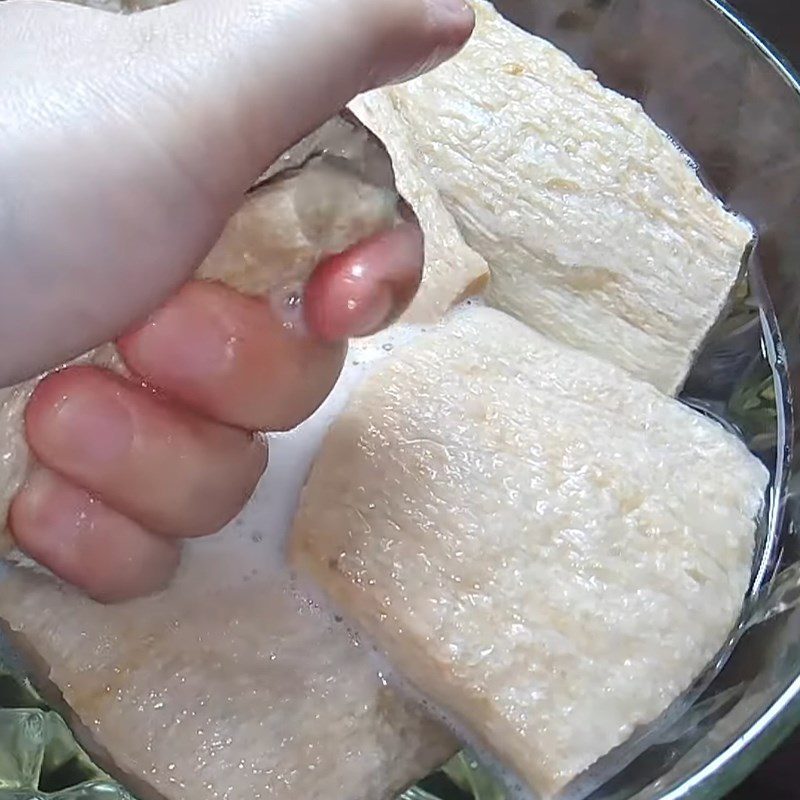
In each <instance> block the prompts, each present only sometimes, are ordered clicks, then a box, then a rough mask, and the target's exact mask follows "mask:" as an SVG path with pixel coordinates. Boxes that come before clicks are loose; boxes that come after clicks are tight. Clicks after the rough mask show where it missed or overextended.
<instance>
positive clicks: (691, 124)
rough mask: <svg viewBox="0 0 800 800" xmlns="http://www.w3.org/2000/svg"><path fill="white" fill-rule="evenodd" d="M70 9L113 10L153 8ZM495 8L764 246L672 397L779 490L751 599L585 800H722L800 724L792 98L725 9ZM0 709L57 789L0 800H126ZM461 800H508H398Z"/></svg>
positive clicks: (796, 104)
mask: <svg viewBox="0 0 800 800" xmlns="http://www.w3.org/2000/svg"><path fill="white" fill-rule="evenodd" d="M77 1H78V2H84V3H88V4H94V5H98V4H99V5H101V6H109V7H115V8H116V7H126V6H128V7H130V6H136V5H137V4H139V3H141V4H144V5H153V4H154V2H153V0H132V2H130V1H129V0H124V2H121V0H77ZM155 2H159V0H155ZM496 4H497V6H498V7H499V8H500V10H501V11H502V12H503V13H504V14H506V15H507V16H508V17H509V18H510V19H512V20H513V21H515V22H516V23H518V24H519V25H521V26H522V27H524V28H526V29H527V30H530V31H532V32H534V33H536V34H539V35H541V36H544V37H546V38H548V39H550V40H551V41H553V42H554V43H555V44H557V45H558V46H559V47H561V48H562V49H563V50H565V51H566V52H568V53H569V54H570V55H571V56H572V57H573V58H575V59H576V60H577V61H578V63H580V64H581V65H582V66H584V67H586V68H588V69H591V70H593V71H594V72H596V73H597V75H598V77H599V78H600V80H601V82H602V83H604V84H605V85H606V86H609V87H611V88H613V89H616V90H617V91H619V92H621V93H623V94H626V95H628V96H630V97H634V98H636V99H637V100H640V101H641V102H642V104H643V105H644V108H645V109H646V111H647V112H648V114H649V115H650V116H651V117H652V118H653V119H654V120H655V121H656V122H657V123H658V124H659V125H660V126H661V127H662V128H663V129H664V130H666V131H668V132H669V133H670V134H671V135H672V136H673V137H674V139H675V140H676V141H677V142H678V143H680V145H681V146H682V147H683V148H684V149H685V150H686V151H687V152H688V153H689V154H690V155H691V156H692V158H693V159H694V160H695V162H696V163H697V164H698V166H699V169H700V172H701V175H702V176H703V178H704V180H706V181H707V183H708V185H709V186H710V188H712V190H713V191H714V192H715V193H717V194H718V195H719V196H720V197H722V198H723V199H724V201H725V202H726V203H727V205H728V206H729V207H730V208H732V209H733V210H735V211H738V212H740V213H741V214H743V215H744V216H745V217H747V218H748V219H749V220H751V221H752V222H753V223H754V224H755V226H756V227H757V229H758V243H757V246H756V248H755V250H754V253H753V256H752V259H751V265H750V270H749V274H748V275H747V276H745V277H744V278H743V280H742V282H741V285H740V287H739V290H738V291H737V293H736V297H735V299H734V302H733V303H732V306H731V309H730V311H729V313H728V315H727V316H726V318H725V319H724V320H723V321H721V322H720V324H719V325H718V326H717V327H716V328H715V330H714V331H713V333H712V335H711V336H710V337H709V340H708V342H707V343H706V346H705V347H704V349H703V352H702V353H701V354H700V357H699V359H698V362H697V364H696V366H695V368H694V370H693V373H692V375H691V377H690V379H689V381H688V383H687V386H686V389H685V392H684V394H683V400H684V401H685V402H687V403H689V404H691V405H693V406H694V407H695V408H697V409H699V410H700V411H702V412H703V413H707V414H710V415H712V416H714V417H715V418H717V419H719V420H720V421H722V422H723V424H726V425H728V426H731V427H732V428H734V429H735V430H736V431H737V433H739V434H740V435H741V436H742V437H743V438H744V439H745V441H746V442H747V443H748V445H749V446H750V448H751V449H752V450H753V452H755V453H756V454H757V455H758V456H759V457H760V458H761V459H762V460H763V461H764V462H765V463H766V464H767V465H768V466H769V468H770V470H771V472H772V483H771V487H770V492H769V497H768V503H767V509H766V513H765V515H764V519H763V524H762V526H761V530H760V537H759V547H758V554H757V558H756V562H755V564H754V570H753V580H752V586H751V590H750V594H749V597H748V600H747V603H746V606H745V609H744V611H743V614H742V619H741V624H740V626H739V629H738V630H737V632H736V633H735V635H734V636H733V637H732V638H731V641H730V643H729V646H728V647H726V648H725V649H724V650H723V651H722V652H721V653H720V654H719V658H718V659H717V660H716V661H715V663H713V664H711V665H709V668H708V670H707V672H706V674H704V675H703V676H701V677H700V678H699V679H698V682H697V684H696V685H695V686H694V687H693V688H692V690H691V691H690V692H689V693H688V694H687V695H686V696H685V697H684V698H682V699H681V700H680V701H679V703H677V704H676V705H675V706H674V707H673V708H672V709H671V710H670V711H669V712H668V713H667V715H666V716H665V717H664V719H662V720H661V721H660V722H659V723H658V724H656V725H654V726H652V727H650V728H648V729H647V730H644V731H641V732H640V733H639V734H638V735H637V736H636V737H635V739H634V741H633V742H632V743H630V744H628V745H626V746H625V747H624V748H623V749H622V750H620V752H619V753H615V754H612V756H610V757H609V758H608V759H607V760H606V762H605V764H604V765H603V766H604V771H605V773H606V777H607V776H608V775H609V774H612V775H613V777H611V778H610V779H608V780H606V781H605V783H604V784H603V785H602V786H601V787H600V788H597V781H596V780H595V781H594V783H593V786H592V788H593V791H591V793H590V796H591V797H592V798H593V800H601V799H602V800H633V799H634V798H635V799H636V800H656V798H658V800H678V798H691V799H692V800H717V798H721V797H723V796H724V795H725V794H726V793H727V792H728V791H729V790H730V789H732V788H733V787H734V786H735V785H736V784H738V783H739V782H740V781H741V780H742V779H743V778H744V777H745V776H746V775H748V774H749V773H750V772H751V771H752V770H753V769H754V768H755V767H756V766H757V765H758V764H759V763H760V762H761V761H762V760H763V759H764V758H765V757H766V756H767V755H768V754H769V753H770V752H772V751H773V750H774V749H775V748H777V747H778V746H779V745H780V744H781V742H782V741H783V739H784V738H785V737H786V736H787V735H788V734H789V733H790V732H791V731H792V730H794V728H795V727H796V726H798V724H800V545H798V541H797V532H796V527H795V526H796V522H795V521H796V519H797V515H798V496H799V495H800V469H798V464H797V461H796V459H795V455H794V442H795V436H796V434H795V426H794V394H795V393H794V391H793V389H794V388H795V387H794V381H795V375H796V374H797V367H798V358H800V341H798V332H799V331H798V328H799V326H800V85H799V84H798V81H797V79H796V77H795V76H794V75H793V73H792V71H791V70H790V68H789V67H788V65H787V64H786V63H785V62H784V61H783V60H782V59H781V58H780V56H778V55H777V54H776V53H775V52H773V51H772V50H771V49H770V48H769V47H768V46H767V45H766V44H764V43H763V42H761V41H760V40H759V39H758V38H757V37H756V36H755V35H754V34H753V33H752V32H751V31H749V30H748V29H747V27H746V26H745V25H744V24H743V23H742V22H741V21H740V20H739V19H738V18H737V16H736V15H735V14H734V13H733V12H732V11H731V9H730V8H729V7H728V6H726V5H725V4H724V3H723V2H720V1H719V0H496ZM0 661H5V662H6V664H7V665H10V667H11V668H14V664H15V663H16V662H15V661H14V658H13V654H11V653H10V652H9V651H8V649H7V648H5V650H4V647H3V643H2V641H1V640H0ZM3 705H6V706H8V707H14V708H15V710H14V711H11V712H10V713H6V714H5V715H4V714H3V713H2V711H0V750H4V749H5V748H4V746H3V741H5V738H6V737H9V739H8V740H9V741H11V739H14V741H17V739H18V737H20V736H23V735H24V731H23V729H25V730H27V731H28V732H30V731H34V733H35V735H34V736H32V738H31V739H30V741H29V745H28V747H29V751H30V752H29V755H30V756H31V758H33V759H34V761H35V763H36V764H38V765H39V766H38V769H39V770H40V771H41V770H42V769H43V768H44V766H43V765H46V764H47V763H49V762H52V763H53V764H55V765H56V766H57V770H56V771H57V772H58V771H59V770H60V772H58V775H57V776H56V778H58V779H56V778H54V777H53V775H52V774H51V775H50V776H49V777H48V780H49V790H50V791H49V792H48V791H46V790H44V791H42V792H41V793H36V794H34V793H31V792H23V793H22V794H19V793H17V792H16V791H14V790H12V789H10V788H8V787H4V784H3V782H2V777H3V776H2V775H0V798H9V800H11V798H20V797H23V796H24V797H25V798H31V797H44V796H48V797H56V798H61V800H89V798H98V799H99V798H101V797H102V798H116V800H119V799H120V798H128V797H129V795H127V794H126V793H125V791H124V790H123V789H121V788H119V787H116V786H115V785H113V784H112V783H110V782H108V781H106V779H105V776H104V775H103V774H102V773H100V772H99V771H97V770H94V768H93V767H92V766H91V765H90V764H89V763H88V762H87V761H86V759H85V758H84V757H83V756H82V754H80V753H79V751H78V750H77V749H75V748H74V744H72V743H70V742H68V741H67V738H68V737H67V736H66V734H65V731H64V730H62V728H61V725H60V723H59V722H58V721H57V720H54V719H53V717H51V715H50V714H49V712H48V711H47V709H44V708H42V706H41V702H40V700H39V699H38V696H37V695H36V694H35V693H34V692H33V690H32V687H30V686H29V685H26V684H21V683H20V682H19V681H18V680H16V681H12V680H11V679H10V678H9V677H8V676H6V677H4V674H3V672H2V670H0V707H2V706H3ZM32 721H33V722H32ZM26 725H27V728H25V726H26ZM15 737H16V738H15ZM37 737H38V738H37ZM20 741H21V740H20ZM17 746H20V745H19V742H18V743H17ZM70 748H73V750H72V751H71V750H70ZM0 755H2V753H0ZM0 761H2V758H0ZM15 763H16V762H15ZM20 763H21V762H20ZM26 763H27V762H26ZM0 766H1V764H0ZM609 768H610V770H609ZM65 770H66V771H65ZM70 770H72V772H70ZM70 775H72V778H71V779H70V778H69V776H70ZM59 776H60V777H59ZM65 776H66V777H65ZM70 780H72V784H70ZM76 783H77V784H79V785H77V786H74V784H76ZM587 791H589V790H588V789H587V790H586V791H584V792H583V794H584V795H585V794H586V793H587ZM465 794H466V795H467V796H469V795H470V794H471V795H472V796H474V797H475V798H477V800H499V798H501V797H502V791H501V789H500V788H499V786H498V785H497V784H496V783H494V782H492V780H491V778H490V776H488V775H487V774H486V773H484V772H483V771H482V770H481V768H480V767H477V766H476V765H475V764H474V763H473V761H472V758H471V756H469V754H465V755H461V756H460V757H459V758H457V759H456V760H455V761H454V762H452V763H451V764H450V765H449V766H448V768H447V769H446V770H445V771H444V772H442V773H439V774H437V775H435V776H432V778H430V779H428V780H427V781H424V782H422V784H421V785H420V786H419V787H415V788H413V789H411V790H409V792H407V793H406V795H405V799H406V800H430V798H438V799H439V800H456V798H463V797H464V796H465Z"/></svg>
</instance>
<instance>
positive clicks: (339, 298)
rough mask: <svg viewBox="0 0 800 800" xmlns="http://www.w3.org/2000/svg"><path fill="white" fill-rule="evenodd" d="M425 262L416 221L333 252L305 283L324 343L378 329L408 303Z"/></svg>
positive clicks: (313, 322)
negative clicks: (332, 255) (350, 247)
mask: <svg viewBox="0 0 800 800" xmlns="http://www.w3.org/2000/svg"><path fill="white" fill-rule="evenodd" d="M423 260H424V247H423V237H422V231H421V230H420V228H419V226H418V225H417V224H416V223H411V222H407V223H404V224H403V225H400V226H398V227H397V228H394V229H393V230H391V231H387V232H386V233H382V234H379V235H378V236H375V237H373V238H372V239H369V240H367V241H366V242H363V243H362V244H360V245H357V246H356V247H354V248H352V249H351V250H349V251H348V252H346V253H343V254H341V255H338V256H334V257H333V258H331V259H329V260H328V261H326V262H325V263H324V264H321V265H320V266H319V267H318V268H317V270H316V271H315V273H314V275H313V276H312V277H311V279H310V280H309V282H308V285H307V286H306V290H305V314H306V320H307V321H308V324H309V327H310V328H311V329H312V330H313V331H315V333H316V334H317V335H318V336H319V337H320V338H321V339H322V340H324V341H337V340H340V339H343V338H351V337H352V338H355V337H359V336H368V335H370V334H373V333H376V332H377V331H378V330H380V329H381V328H384V327H386V326H387V325H389V324H390V323H391V322H393V321H394V320H395V319H397V317H399V316H400V315H401V314H402V313H403V311H405V310H406V308H407V307H408V304H409V303H410V302H411V300H412V299H413V297H414V295H415V293H416V291H417V288H418V287H419V284H420V281H421V280H422V263H423Z"/></svg>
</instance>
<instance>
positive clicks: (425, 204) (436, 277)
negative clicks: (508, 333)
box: [350, 89, 489, 324]
mask: <svg viewBox="0 0 800 800" xmlns="http://www.w3.org/2000/svg"><path fill="white" fill-rule="evenodd" d="M350 108H351V110H352V111H353V112H355V114H356V115H357V116H358V118H359V119H360V120H361V122H363V123H364V124H365V125H366V126H367V127H368V128H369V129H370V130H371V131H372V132H373V133H375V134H376V135H377V136H378V137H380V139H381V141H382V142H383V143H384V144H385V145H386V149H387V150H388V151H389V156H390V157H391V159H392V164H393V165H394V171H395V178H396V180H397V191H398V192H399V193H400V195H401V196H402V197H404V198H406V199H411V200H413V204H412V205H413V209H414V212H415V213H416V215H417V218H418V219H419V223H420V226H421V227H422V232H423V234H424V235H425V269H426V276H425V280H424V284H423V287H422V291H421V292H420V293H419V296H418V297H417V298H416V300H415V301H414V303H413V305H412V306H411V308H409V310H408V311H407V312H406V315H405V317H404V320H405V321H406V322H412V323H422V324H425V323H430V322H436V321H438V320H440V319H441V318H442V317H443V316H444V314H445V313H446V312H447V311H448V309H449V308H450V307H451V306H452V305H453V302H454V301H457V300H460V299H461V298H462V297H464V296H466V295H468V294H477V293H479V292H481V291H482V290H483V289H485V288H486V284H487V283H488V279H489V270H488V267H487V265H486V261H485V259H484V258H483V257H482V256H480V255H478V253H477V252H475V250H473V249H472V248H471V247H469V246H468V245H467V244H466V242H465V241H464V237H463V236H462V235H461V232H460V231H459V229H458V226H457V225H456V222H455V220H454V219H453V217H452V215H451V214H450V212H449V211H448V210H447V208H446V207H445V205H444V203H443V202H442V199H441V197H440V196H439V192H438V191H437V189H436V187H435V184H434V183H433V179H432V177H431V176H430V174H429V172H428V169H427V168H426V167H425V165H424V164H422V163H421V161H420V160H419V158H418V157H417V155H416V153H415V152H414V150H413V145H412V144H411V137H410V133H409V131H408V129H407V127H406V125H405V123H404V122H403V120H402V118H401V117H400V115H399V114H398V112H397V111H396V110H395V108H394V106H393V105H392V101H391V99H390V98H389V95H388V94H387V92H386V90H384V89H379V90H377V91H374V92H370V93H368V94H365V95H361V96H360V97H358V98H356V99H355V100H354V101H353V102H352V103H351V104H350Z"/></svg>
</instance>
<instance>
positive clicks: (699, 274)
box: [390, 0, 753, 394]
mask: <svg viewBox="0 0 800 800" xmlns="http://www.w3.org/2000/svg"><path fill="white" fill-rule="evenodd" d="M473 5H474V6H475V9H476V13H477V28H476V32H475V34H474V36H473V37H472V39H471V40H470V41H469V42H468V43H467V46H466V47H465V48H464V50H463V51H462V52H461V53H460V54H459V55H458V56H456V58H454V59H453V60H452V61H450V62H448V63H447V64H445V65H443V66H442V67H440V68H439V69H436V70H434V71H433V72H432V73H430V74H428V75H425V76H423V77H422V78H418V79H417V80H414V81H411V82H410V83H407V84H403V85H401V86H397V87H394V88H393V89H391V90H390V96H391V98H392V101H393V102H394V104H395V105H396V107H397V108H398V109H399V110H400V111H401V113H402V114H403V117H404V118H405V120H406V121H407V122H408V124H409V127H408V129H409V132H410V133H411V135H412V136H413V141H414V143H415V145H416V148H417V151H418V153H419V155H420V157H421V158H422V160H423V161H425V163H426V164H427V166H428V168H429V170H430V173H431V174H432V176H433V177H434V179H435V181H436V184H437V186H438V187H439V189H440V190H441V192H442V198H443V200H444V202H445V204H446V205H447V207H448V208H449V209H450V211H451V212H452V213H453V215H454V216H455V218H456V220H457V221H458V223H459V225H460V226H461V229H462V231H463V233H464V234H465V237H466V240H467V243H468V244H470V245H471V246H472V247H474V248H475V249H476V250H477V251H478V252H479V253H480V254H481V255H483V256H484V257H485V258H486V260H487V261H488V263H489V267H490V269H491V272H492V279H491V285H490V290H489V300H490V302H491V303H492V304H493V305H496V306H497V307H499V308H501V309H504V310H506V311H508V312H510V313H512V314H514V315H515V316H517V317H519V318H521V319H522V320H523V321H525V322H527V323H528V324H529V325H532V326H533V327H535V328H536V329H537V330H539V331H540V332H542V333H544V334H545V335H547V336H549V337H551V338H553V339H556V340H558V341H562V342H566V343H567V344H571V345H574V346H576V347H578V348H579V349H582V350H586V351H588V352H591V353H593V354H595V355H598V356H600V357H602V358H605V359H607V360H609V361H611V362H613V363H615V364H618V365H620V366H622V367H624V368H625V369H627V370H628V371H629V372H631V373H632V374H633V375H635V376H637V377H640V378H643V379H644V380H647V381H649V382H650V383H652V384H654V385H655V386H657V387H658V388H660V389H662V390H663V391H664V392H667V393H670V394H672V393H675V392H677V390H679V389H680V387H681V386H682V384H683V382H684V379H685V377H686V375H687V372H688V370H689V369H690V367H691V364H692V359H693V357H694V356H695V354H696V352H697V350H698V348H699V347H700V345H701V344H702V341H703V339H704V338H705V335H706V333H707V332H708V330H709V329H710V327H711V326H712V325H713V323H714V322H715V320H716V319H717V318H718V316H719V314H720V312H721V310H722V309H723V307H724V306H725V304H726V302H727V299H728V297H729V294H730V290H731V288H732V286H733V284H734V283H735V281H736V279H737V277H738V275H739V273H740V270H741V265H742V261H743V255H744V252H745V250H746V249H747V245H748V244H749V242H750V240H751V239H752V236H753V234H752V230H751V228H750V227H748V225H747V224H745V223H744V222H743V221H741V220H739V219H738V218H736V217H734V216H732V215H731V214H729V213H727V212H726V211H725V210H724V208H723V207H722V205H721V204H720V203H719V202H718V201H717V200H716V199H715V198H714V197H713V196H712V195H711V194H710V193H709V192H708V191H707V190H706V189H704V188H703V186H702V184H701V182H700V180H699V178H698V177H697V175H696V173H695V171H694V170H693V169H692V167H691V166H690V164H689V162H688V160H687V159H686V157H685V156H684V155H683V154H682V153H681V152H680V151H679V150H678V148H677V147H675V145H674V144H673V143H672V142H671V141H670V139H669V138H668V137H667V136H666V135H665V134H664V133H662V132H661V131H660V130H659V129H658V128H657V127H656V125H655V124H654V123H653V122H652V121H651V120H650V119H649V118H648V117H647V115H646V114H645V113H644V111H643V110H642V108H641V106H640V105H639V104H638V103H635V102H633V101H631V100H628V99H626V98H623V97H621V96H620V95H618V94H616V93H614V92H612V91H610V90H607V89H605V88H603V87H602V86H601V85H600V84H599V83H598V82H597V80H596V79H595V77H594V75H592V74H591V73H589V72H585V71H582V70H581V69H580V68H579V67H578V66H577V65H576V64H575V63H574V62H573V61H572V60H571V59H570V58H569V57H568V56H567V55H566V54H564V53H563V52H561V51H560V50H558V49H557V48H555V47H554V46H553V45H551V44H550V43H548V42H546V41H544V40H542V39H539V38H536V37H534V36H531V35H530V34H528V33H526V32H524V31H522V30H521V29H519V28H517V27H515V26H514V25H512V24H511V23H510V22H507V21H506V20H504V19H503V18H502V17H501V16H500V15H499V14H498V13H497V12H496V11H495V10H494V9H493V7H492V6H491V5H490V4H488V3H486V2H483V0H474V2H473Z"/></svg>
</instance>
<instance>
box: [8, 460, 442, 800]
mask: <svg viewBox="0 0 800 800" xmlns="http://www.w3.org/2000/svg"><path fill="white" fill-rule="evenodd" d="M278 460H280V455H278ZM270 500H271V502H272V505H273V506H274V505H276V504H277V503H278V502H279V501H278V500H277V499H276V498H274V497H272V498H262V499H261V501H258V500H257V501H256V503H255V504H254V506H255V507H254V508H252V509H251V510H250V512H249V514H246V515H245V517H244V518H243V520H242V522H241V524H239V525H237V526H232V527H231V529H229V530H227V531H225V532H224V534H223V535H222V536H220V537H215V538H213V539H209V540H205V541H202V542H200V541H194V542H190V543H188V544H187V547H186V552H185V557H184V563H183V565H182V567H181V570H180V572H179V574H178V576H177V578H176V579H175V581H174V582H173V583H172V584H171V585H170V586H169V587H168V588H167V589H166V590H165V591H164V592H163V593H162V594H160V595H158V596H156V597H150V598H145V599H142V600H137V601H134V602H132V603H126V604H124V605H121V606H102V605H99V604H97V603H94V602H92V601H91V600H89V599H87V598H86V597H84V596H82V595H81V594H79V593H78V592H76V591H74V590H72V589H70V588H69V587H64V586H61V585H59V584H57V583H55V582H54V581H52V580H51V579H50V578H48V577H47V576H43V575H39V574H34V573H32V572H29V571H28V570H21V569H14V570H12V571H9V573H8V574H7V575H5V576H3V579H2V580H0V616H2V618H3V619H4V620H7V621H8V624H9V626H10V627H11V628H12V629H13V630H14V631H16V632H17V635H16V642H17V644H18V646H19V648H20V649H21V650H22V651H23V652H27V653H28V654H30V655H32V656H33V658H32V659H31V660H32V661H34V662H35V663H36V664H38V665H39V671H38V673H36V672H35V673H34V674H35V676H36V678H37V685H39V686H44V684H45V682H46V681H47V680H49V681H51V682H52V683H53V684H54V685H55V686H56V687H57V691H58V693H59V694H60V695H62V696H63V700H64V702H65V704H66V706H68V707H69V709H70V714H69V715H68V718H69V719H70V720H71V722H72V726H73V728H74V729H75V730H76V732H77V733H78V734H79V738H80V740H81V743H82V744H83V745H84V746H85V747H87V749H88V751H89V752H90V753H91V754H92V755H93V756H94V757H95V758H96V759H97V761H98V763H99V765H100V766H102V767H103V768H104V769H106V770H108V771H110V772H111V774H112V775H114V777H116V778H118V779H120V780H121V781H122V782H123V783H124V784H125V786H126V787H127V788H128V789H129V790H130V791H131V792H133V793H134V794H135V796H137V797H139V798H141V800H151V798H152V799H153V800H156V798H157V800H241V799H242V798H247V800H259V798H261V799H262V800H267V798H276V797H278V798H282V800H331V798H334V797H335V798H341V800H394V798H395V797H396V796H397V794H398V793H399V792H401V791H403V790H404V789H405V788H406V786H408V785H409V784H411V783H413V782H414V781H415V780H418V779H419V778H421V777H423V776H424V775H425V774H427V773H429V772H430V771H431V770H433V769H435V768H436V767H438V766H439V765H440V764H441V763H443V762H444V761H446V760H447V758H448V757H450V756H451V755H452V754H453V752H454V750H455V742H454V741H453V739H452V738H451V737H450V736H449V735H448V734H447V733H446V731H444V730H442V729H441V728H440V727H439V726H438V725H436V724H434V723H433V722H430V721H429V720H427V719H426V718H425V717H424V716H423V715H422V714H421V713H420V712H419V711H418V710H415V709H414V708H413V707H412V706H411V704H409V703H406V702H404V701H403V700H402V699H400V698H399V697H398V696H397V695H396V694H395V692H394V691H393V690H392V689H390V688H387V687H386V686H385V685H384V684H383V683H382V682H381V681H380V680H379V679H378V675H377V669H376V667H375V664H374V663H373V661H372V659H371V658H370V654H369V653H368V652H366V649H365V648H363V647H361V648H360V647H357V646H355V644H354V643H353V642H352V641H351V639H350V638H349V637H348V635H347V633H346V631H345V629H344V627H341V626H334V625H333V623H332V621H331V620H330V619H329V618H328V617H327V616H326V615H325V614H321V613H319V612H318V611H316V610H315V609H314V608H312V607H310V606H309V604H308V603H305V602H304V601H303V600H302V599H300V598H299V597H298V596H297V594H296V592H294V591H293V588H292V586H291V584H290V583H289V580H288V578H287V575H286V570H285V569H284V568H283V566H282V564H279V563H278V562H279V559H278V558H277V556H276V555H275V554H273V553H272V552H271V551H273V550H275V549H276V548H278V547H280V533H279V532H278V531H276V530H274V529H273V528H272V526H271V524H270V522H269V521H268V520H266V521H265V520H263V519H262V516H263V513H262V512H261V511H259V507H261V508H264V507H265V506H266V505H267V503H268V502H269V501H270ZM281 561H282V559H281Z"/></svg>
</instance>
